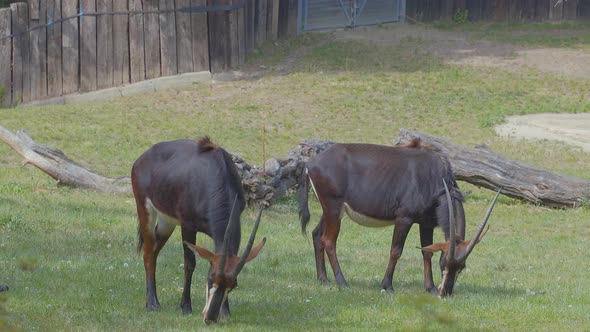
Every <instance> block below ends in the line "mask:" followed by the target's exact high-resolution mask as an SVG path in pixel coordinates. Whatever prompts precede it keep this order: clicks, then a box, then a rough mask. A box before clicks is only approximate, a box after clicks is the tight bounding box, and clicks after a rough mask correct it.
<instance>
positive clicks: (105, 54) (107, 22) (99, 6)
mask: <svg viewBox="0 0 590 332" xmlns="http://www.w3.org/2000/svg"><path fill="white" fill-rule="evenodd" d="M115 1H116V0H115ZM96 11H97V12H100V13H105V12H112V11H113V0H97V1H96ZM96 86H97V88H98V89H105V88H110V87H112V86H113V15H100V16H97V17H96Z"/></svg>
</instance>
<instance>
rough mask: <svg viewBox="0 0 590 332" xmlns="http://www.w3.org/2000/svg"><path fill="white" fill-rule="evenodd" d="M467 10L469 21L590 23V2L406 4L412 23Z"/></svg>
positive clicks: (428, 0)
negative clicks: (571, 21) (572, 21)
mask: <svg viewBox="0 0 590 332" xmlns="http://www.w3.org/2000/svg"><path fill="white" fill-rule="evenodd" d="M464 10H467V12H468V14H469V20H471V21H478V20H496V21H503V22H528V21H562V20H565V21H570V20H590V0H414V1H407V2H406V15H407V16H408V17H409V19H410V22H411V21H412V20H416V21H423V22H429V21H435V20H444V19H451V18H452V17H453V15H455V14H456V13H457V12H458V11H464Z"/></svg>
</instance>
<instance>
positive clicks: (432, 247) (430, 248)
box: [420, 242, 449, 252]
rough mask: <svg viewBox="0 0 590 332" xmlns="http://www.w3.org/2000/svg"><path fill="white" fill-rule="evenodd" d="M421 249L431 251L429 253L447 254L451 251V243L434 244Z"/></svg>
mask: <svg viewBox="0 0 590 332" xmlns="http://www.w3.org/2000/svg"><path fill="white" fill-rule="evenodd" d="M420 249H422V250H424V251H429V252H438V251H444V252H446V251H447V250H448V249H449V243H448V242H438V243H433V244H431V245H429V246H426V247H422V248H420Z"/></svg>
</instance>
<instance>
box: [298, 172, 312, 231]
mask: <svg viewBox="0 0 590 332" xmlns="http://www.w3.org/2000/svg"><path fill="white" fill-rule="evenodd" d="M308 193H309V175H307V168H304V169H303V173H302V174H301V180H300V181H299V221H300V222H301V232H302V233H303V234H305V232H306V231H305V228H306V227H307V224H308V223H309V218H310V215H309V206H308V204H307V201H308Z"/></svg>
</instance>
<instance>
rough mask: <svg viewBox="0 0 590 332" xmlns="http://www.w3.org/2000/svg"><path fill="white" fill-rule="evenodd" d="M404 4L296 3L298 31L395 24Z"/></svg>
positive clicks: (380, 0)
mask: <svg viewBox="0 0 590 332" xmlns="http://www.w3.org/2000/svg"><path fill="white" fill-rule="evenodd" d="M404 3H405V0H300V5H301V7H300V9H301V10H300V11H299V15H300V17H299V22H300V30H303V31H308V30H319V29H330V28H343V27H351V26H356V25H369V24H379V23H386V22H395V21H399V20H400V17H401V16H402V15H403V13H404V12H405V10H404V6H403V4H404Z"/></svg>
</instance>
